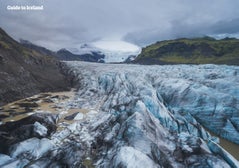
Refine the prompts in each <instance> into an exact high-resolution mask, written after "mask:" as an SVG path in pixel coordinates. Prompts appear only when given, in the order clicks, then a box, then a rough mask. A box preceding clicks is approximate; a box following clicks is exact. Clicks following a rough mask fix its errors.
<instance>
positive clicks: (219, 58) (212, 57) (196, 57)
mask: <svg viewBox="0 0 239 168" xmlns="http://www.w3.org/2000/svg"><path fill="white" fill-rule="evenodd" d="M134 62H135V63H140V64H227V65H239V40H238V39H235V38H225V39H222V40H216V39H214V38H211V37H203V38H193V39H186V38H183V39H176V40H168V41H161V42H157V43H155V44H152V45H149V46H147V47H145V48H143V49H142V52H141V54H140V55H139V56H138V57H137V58H136V60H135V61H134Z"/></svg>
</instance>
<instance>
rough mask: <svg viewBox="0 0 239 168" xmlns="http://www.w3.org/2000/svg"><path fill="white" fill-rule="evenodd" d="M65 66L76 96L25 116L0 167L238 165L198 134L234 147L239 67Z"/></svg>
mask: <svg viewBox="0 0 239 168" xmlns="http://www.w3.org/2000/svg"><path fill="white" fill-rule="evenodd" d="M66 64H67V66H68V67H69V72H68V73H69V74H71V75H74V76H75V77H76V81H78V83H79V86H80V87H79V89H78V91H77V93H76V94H75V96H74V98H72V99H70V100H69V101H65V102H63V103H59V104H57V101H56V104H55V105H56V106H59V108H58V109H59V111H58V112H57V113H51V112H49V111H48V112H44V111H42V112H39V111H38V113H35V114H33V115H32V116H30V117H28V118H26V119H25V120H24V122H22V123H23V124H22V128H21V127H20V128H19V129H26V128H28V127H30V129H31V130H32V132H30V133H29V134H27V135H25V136H24V135H23V137H22V139H21V141H19V142H17V141H14V143H12V144H9V143H8V145H10V146H9V147H8V149H5V151H1V153H2V154H1V155H0V166H2V167H4V166H5V167H9V166H12V167H14V166H15V167H17V166H18V167H24V166H26V167H30V168H38V167H87V166H89V167H128V168H136V167H152V168H155V167H167V168H168V167H177V168H183V167H204V168H211V167H215V168H216V167H225V168H227V167H228V168H229V167H235V168H236V167H239V164H238V161H237V160H236V159H235V158H233V157H232V156H231V155H230V154H229V153H228V152H227V151H225V150H224V149H223V148H222V147H220V145H218V139H217V138H215V137H212V136H211V135H210V134H209V133H208V132H207V131H206V130H205V129H204V127H206V128H208V129H210V130H211V131H213V132H215V133H216V134H218V135H220V136H224V137H226V136H227V137H228V139H230V140H231V141H233V142H236V143H238V137H239V136H238V133H239V132H238V130H239V129H238V119H239V116H238V109H239V107H238V100H239V95H238V90H239V88H238V86H239V81H238V74H239V69H238V67H233V66H216V65H200V66H196V65H194V66H190V65H174V66H143V65H124V64H98V63H97V64H96V63H87V62H79V61H75V62H67V63H66ZM73 109H74V110H75V113H72V110H73ZM35 112H37V111H35ZM70 112H71V113H70ZM210 121H211V122H210ZM17 124H19V121H18V123H16V124H10V123H8V128H9V129H11V130H12V128H13V127H14V126H15V125H17ZM27 126H28V127H27ZM54 126H56V127H54ZM3 127H4V128H6V126H4V125H2V126H1V127H0V130H1V132H0V133H1V134H3V132H4V130H3ZM4 135H5V136H4V137H5V138H7V137H8V136H13V137H14V135H15V134H14V129H13V131H12V132H11V131H10V133H9V134H4ZM13 139H14V138H13ZM7 142H8V141H7Z"/></svg>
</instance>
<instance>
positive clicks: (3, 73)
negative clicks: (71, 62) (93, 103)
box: [0, 29, 69, 105]
mask: <svg viewBox="0 0 239 168" xmlns="http://www.w3.org/2000/svg"><path fill="white" fill-rule="evenodd" d="M60 67H61V63H60V62H59V61H57V60H56V59H55V58H54V57H52V56H49V55H48V53H47V52H44V51H42V52H39V51H37V50H35V49H34V48H32V49H29V48H26V47H24V46H23V45H21V44H20V43H18V42H17V41H15V40H14V39H12V38H11V37H10V36H8V35H7V34H6V32H4V30H2V29H0V105H2V104H4V103H7V102H11V101H13V100H17V99H20V98H23V97H27V96H30V95H33V94H36V93H39V92H44V91H57V90H65V89H67V87H68V86H69V85H68V83H67V80H66V78H65V76H64V75H63V74H62V73H61V68H60Z"/></svg>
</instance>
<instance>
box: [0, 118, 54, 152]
mask: <svg viewBox="0 0 239 168" xmlns="http://www.w3.org/2000/svg"><path fill="white" fill-rule="evenodd" d="M56 119H57V115H56V114H47V113H44V114H40V113H36V114H33V115H31V116H29V117H26V118H24V119H22V120H19V121H15V122H7V123H5V124H2V125H0V143H1V144H2V145H1V146H0V152H1V153H8V149H9V147H10V146H11V145H13V144H16V143H18V142H21V141H24V140H26V139H29V138H32V137H38V138H42V137H47V136H49V135H50V134H51V133H53V132H54V131H55V130H56V125H55V124H56Z"/></svg>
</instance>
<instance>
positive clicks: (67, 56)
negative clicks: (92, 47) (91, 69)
mask: <svg viewBox="0 0 239 168" xmlns="http://www.w3.org/2000/svg"><path fill="white" fill-rule="evenodd" d="M56 57H57V58H58V59H59V60H64V61H87V62H102V63H103V62H104V57H105V56H104V54H102V53H100V52H96V51H95V52H94V51H92V52H90V53H84V54H73V53H71V52H70V51H68V50H67V49H61V50H59V51H57V52H56Z"/></svg>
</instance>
